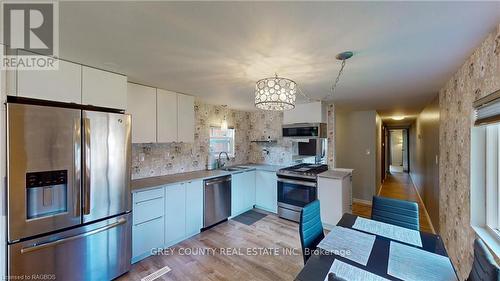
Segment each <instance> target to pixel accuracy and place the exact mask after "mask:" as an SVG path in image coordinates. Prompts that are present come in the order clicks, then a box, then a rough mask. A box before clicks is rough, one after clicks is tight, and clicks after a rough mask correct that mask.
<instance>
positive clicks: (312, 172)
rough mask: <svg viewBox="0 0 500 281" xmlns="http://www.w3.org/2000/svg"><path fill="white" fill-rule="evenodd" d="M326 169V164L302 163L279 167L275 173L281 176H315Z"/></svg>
mask: <svg viewBox="0 0 500 281" xmlns="http://www.w3.org/2000/svg"><path fill="white" fill-rule="evenodd" d="M326 170H328V165H324V164H307V163H302V164H298V165H295V166H291V167H286V168H283V169H280V170H279V171H278V173H277V174H278V176H280V175H282V176H295V177H306V178H316V175H317V174H320V173H322V172H324V171H326Z"/></svg>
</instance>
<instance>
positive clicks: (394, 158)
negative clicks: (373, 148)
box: [388, 129, 409, 173]
mask: <svg viewBox="0 0 500 281" xmlns="http://www.w3.org/2000/svg"><path fill="white" fill-rule="evenodd" d="M388 142H389V149H388V154H389V155H388V162H389V163H388V164H389V165H388V166H389V172H390V173H408V172H409V153H408V152H409V151H408V129H391V130H389V137H388Z"/></svg>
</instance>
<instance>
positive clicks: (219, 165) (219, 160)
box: [217, 151, 231, 168]
mask: <svg viewBox="0 0 500 281" xmlns="http://www.w3.org/2000/svg"><path fill="white" fill-rule="evenodd" d="M222 154H226V160H227V161H229V160H231V159H229V154H227V152H225V151H221V152H220V153H219V158H217V168H222V167H224V165H226V163H222V164H221V156H222Z"/></svg>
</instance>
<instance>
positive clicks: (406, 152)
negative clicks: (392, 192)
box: [403, 129, 410, 173]
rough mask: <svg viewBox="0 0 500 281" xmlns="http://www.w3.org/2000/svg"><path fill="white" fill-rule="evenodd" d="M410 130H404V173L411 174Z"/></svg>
mask: <svg viewBox="0 0 500 281" xmlns="http://www.w3.org/2000/svg"><path fill="white" fill-rule="evenodd" d="M408 147H409V146H408V129H404V130H403V172H405V173H408V172H409V166H410V165H409V156H410V154H409V150H408Z"/></svg>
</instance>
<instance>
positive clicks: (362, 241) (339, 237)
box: [318, 226, 376, 265]
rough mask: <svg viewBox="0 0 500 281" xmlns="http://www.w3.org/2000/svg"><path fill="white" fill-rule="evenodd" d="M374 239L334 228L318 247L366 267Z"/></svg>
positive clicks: (373, 237)
mask: <svg viewBox="0 0 500 281" xmlns="http://www.w3.org/2000/svg"><path fill="white" fill-rule="evenodd" d="M375 238H376V237H375V235H370V234H366V233H363V232H359V231H356V230H353V229H349V228H345V227H341V226H335V227H334V228H332V230H331V231H330V233H328V235H327V236H326V237H325V238H324V239H323V240H321V242H320V243H319V244H318V247H319V248H321V249H323V250H325V251H328V252H331V253H333V254H335V255H338V256H341V257H344V258H346V259H350V260H352V261H354V262H357V263H359V264H362V265H366V264H367V263H368V259H369V258H370V254H371V252H372V248H373V243H375Z"/></svg>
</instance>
